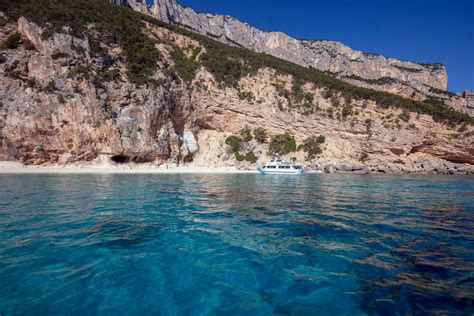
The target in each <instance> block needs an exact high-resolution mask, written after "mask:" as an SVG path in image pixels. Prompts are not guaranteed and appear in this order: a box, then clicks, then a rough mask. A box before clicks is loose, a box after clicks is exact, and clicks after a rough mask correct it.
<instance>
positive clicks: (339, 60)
mask: <svg viewBox="0 0 474 316" xmlns="http://www.w3.org/2000/svg"><path fill="white" fill-rule="evenodd" d="M128 5H129V6H131V7H132V8H133V9H134V10H137V11H139V12H142V13H146V14H149V15H151V16H154V17H156V18H158V19H159V20H161V21H164V22H166V23H175V24H178V25H181V26H184V27H186V28H188V29H190V30H193V31H195V32H198V33H200V34H203V35H206V36H209V37H211V38H214V39H216V40H219V41H221V42H223V43H226V44H229V45H237V46H241V47H245V48H248V49H251V50H253V51H256V52H263V53H267V54H271V55H273V56H276V57H279V58H282V59H285V60H288V61H290V62H293V63H296V64H299V65H302V66H305V67H312V68H314V69H318V70H320V71H323V72H327V73H329V74H331V75H333V76H335V77H337V78H339V79H341V80H344V81H348V82H350V83H352V84H355V85H359V86H364V87H370V88H373V89H376V90H381V91H388V92H391V93H398V94H400V95H403V96H405V97H411V98H414V99H417V100H424V99H426V98H427V97H435V98H439V99H442V100H443V102H447V103H449V104H450V105H453V106H454V107H456V108H457V109H461V110H462V109H464V108H465V107H466V105H465V100H464V99H463V98H462V97H459V96H454V95H448V94H446V93H444V91H446V87H447V81H448V77H447V74H446V69H445V67H444V65H441V64H422V63H414V62H408V61H400V60H397V59H394V58H390V57H385V56H382V55H377V54H368V53H363V52H360V51H355V50H353V49H351V48H350V47H348V46H346V45H344V44H342V43H339V42H335V41H327V40H298V39H294V38H292V37H290V36H288V35H286V34H283V33H280V32H264V31H261V30H259V29H257V28H255V27H252V26H250V25H248V24H247V23H243V22H240V21H239V20H237V19H235V18H233V17H231V16H223V15H215V14H205V13H197V12H196V11H194V10H193V9H191V8H187V7H183V6H181V5H180V4H178V3H177V2H176V1H175V0H154V4H153V5H151V6H147V5H146V4H145V3H143V2H141V1H137V0H128Z"/></svg>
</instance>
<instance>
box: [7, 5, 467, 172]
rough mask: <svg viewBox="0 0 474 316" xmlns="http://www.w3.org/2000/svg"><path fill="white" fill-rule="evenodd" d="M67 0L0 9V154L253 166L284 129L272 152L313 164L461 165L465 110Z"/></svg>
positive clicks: (339, 167)
mask: <svg viewBox="0 0 474 316" xmlns="http://www.w3.org/2000/svg"><path fill="white" fill-rule="evenodd" d="M22 1H23V2H25V3H27V4H30V2H28V1H30V0H22ZM39 1H42V5H43V6H42V8H43V9H44V7H47V6H48V5H52V4H54V3H56V2H55V1H59V0H39ZM77 1H78V2H83V5H90V6H92V7H93V8H94V9H95V10H94V11H90V12H95V13H93V14H92V13H91V14H88V15H84V16H79V15H78V19H76V20H75V21H74V24H67V23H70V22H62V23H63V24H58V25H53V26H52V25H50V24H48V23H50V22H51V20H50V19H49V20H48V23H46V22H44V24H42V23H43V22H42V21H43V19H41V18H38V17H37V16H36V15H35V13H36V12H34V11H35V10H33V9H32V8H33V7H34V6H29V5H23V6H18V7H14V8H15V10H12V9H9V8H7V9H9V10H7V11H6V12H5V15H4V14H1V15H0V17H1V19H2V23H1V26H0V31H1V32H0V34H1V38H0V40H1V41H2V42H3V43H4V44H3V50H2V52H1V56H0V57H1V58H0V62H1V63H0V94H1V95H2V102H1V104H0V135H1V139H0V141H1V148H0V159H1V160H19V161H22V162H24V163H27V164H51V163H60V164H67V163H77V162H94V161H98V160H100V159H110V161H111V162H114V163H128V162H132V163H150V164H153V165H156V166H158V165H161V164H164V163H175V164H183V163H188V164H189V163H192V164H195V165H202V166H236V167H237V168H254V165H255V162H263V161H267V160H268V159H269V158H270V152H271V151H272V150H273V149H274V148H273V149H272V146H273V144H274V143H275V142H274V140H275V139H276V138H277V137H278V136H279V135H282V134H285V133H286V135H289V136H291V137H290V138H294V141H295V146H294V148H292V149H291V148H290V150H288V151H287V152H286V155H285V157H286V159H293V158H294V159H296V160H299V161H305V164H306V165H307V166H308V167H309V168H310V169H314V170H318V169H319V170H322V171H325V172H337V171H339V172H419V173H427V172H430V173H459V174H470V173H473V172H474V167H473V166H474V148H473V143H474V128H473V121H472V118H470V117H468V116H466V115H462V114H460V113H459V112H456V111H453V110H451V109H449V108H447V107H444V106H441V105H436V104H425V103H421V102H415V101H411V100H408V99H403V98H400V97H397V96H395V95H392V94H388V93H381V92H376V91H373V90H369V89H363V88H357V87H355V86H352V85H349V84H346V83H342V82H340V81H338V80H335V79H332V78H331V77H328V76H326V75H324V74H322V73H320V72H317V71H315V70H310V69H305V68H303V67H299V66H297V65H294V64H291V63H287V62H284V61H282V60H279V59H276V58H270V57H268V56H264V55H256V54H252V53H250V52H249V51H247V50H243V49H241V48H235V47H234V48H232V47H229V46H226V45H223V44H220V43H217V42H215V41H213V40H210V39H207V38H205V37H200V36H197V35H195V34H193V33H191V32H187V31H184V30H182V29H180V28H177V27H171V26H169V25H165V24H162V23H159V22H158V21H155V20H153V19H148V18H147V19H145V20H144V21H143V20H142V19H143V16H139V15H137V14H135V13H133V11H131V10H128V9H124V8H118V7H116V6H113V5H110V4H105V1H100V0H99V1H95V2H92V1H89V0H77ZM31 3H33V2H31ZM11 5H15V4H11ZM51 9H54V10H50V11H44V12H43V16H44V15H46V14H48V12H53V13H54V16H55V17H60V16H61V15H62V14H64V16H67V15H68V14H70V12H69V11H70V10H74V8H69V7H68V8H66V9H67V11H65V12H63V11H61V10H59V9H57V8H56V7H52V8H51ZM62 9H63V10H66V9H65V8H62ZM18 12H20V13H18ZM106 14H109V15H106ZM102 15H104V16H102ZM105 15H106V16H105ZM115 19H118V20H115ZM65 20H66V19H65ZM66 21H67V20H66ZM110 21H111V22H110ZM123 21H127V23H128V24H127V25H124V24H121V23H122V22H123ZM71 23H72V22H71ZM117 25H120V27H116V26H117ZM124 28H126V30H125V31H124V30H123V29H124ZM127 28H130V29H127ZM133 30H138V32H132V31H133ZM134 45H136V46H134ZM137 47H138V49H137ZM132 48H134V49H132ZM257 129H259V131H260V132H261V131H264V134H266V137H262V136H261V135H260V136H259V137H257V134H256V133H257ZM246 131H250V135H251V136H250V137H248V135H244V134H245V132H246ZM232 135H236V136H238V139H239V141H238V144H237V145H236V144H235V143H234V144H233V145H236V146H237V147H238V148H237V149H235V146H234V147H233V145H232V144H231V142H229V136H232ZM313 136H314V137H316V136H318V137H319V138H318V139H323V141H322V142H319V143H318V144H316V145H315V147H311V146H312V145H311V140H312V139H315V138H312V137H313ZM322 136H324V137H322ZM297 145H301V146H297Z"/></svg>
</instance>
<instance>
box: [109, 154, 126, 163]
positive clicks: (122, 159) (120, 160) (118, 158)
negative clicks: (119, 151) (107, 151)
mask: <svg viewBox="0 0 474 316" xmlns="http://www.w3.org/2000/svg"><path fill="white" fill-rule="evenodd" d="M110 160H112V161H113V162H115V163H118V164H123V163H129V162H130V156H127V155H115V156H112V157H110Z"/></svg>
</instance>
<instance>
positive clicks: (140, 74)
mask: <svg viewBox="0 0 474 316" xmlns="http://www.w3.org/2000/svg"><path fill="white" fill-rule="evenodd" d="M0 10H1V11H3V12H5V13H6V14H7V15H8V16H9V17H10V18H12V19H18V18H19V17H20V16H25V17H26V18H27V19H29V20H31V21H33V22H35V23H37V24H39V25H40V26H42V27H44V28H45V30H46V31H45V33H44V34H43V35H44V36H45V37H48V36H50V35H51V34H52V33H54V32H64V31H65V29H64V26H67V27H70V29H71V33H72V34H73V35H75V36H77V37H80V38H82V37H84V35H86V36H88V37H90V38H91V39H95V40H96V41H99V42H105V43H118V44H119V45H120V46H121V47H122V50H123V55H124V57H125V60H126V67H127V76H128V78H129V79H130V81H132V82H134V83H135V84H138V85H141V84H145V83H153V82H154V80H153V79H152V75H153V74H154V73H155V71H156V69H157V62H158V60H159V58H160V57H159V56H160V55H159V52H158V49H157V48H156V47H155V41H154V40H153V39H152V38H150V37H149V36H148V35H146V34H145V33H144V32H143V28H144V26H145V25H144V21H146V22H148V23H151V24H154V25H157V26H160V27H165V28H168V29H171V30H173V31H175V32H177V33H180V34H182V35H185V36H188V37H190V38H193V39H195V40H197V41H199V43H200V44H201V45H203V46H204V47H205V49H206V53H205V54H204V55H203V56H201V59H200V60H199V61H195V62H196V65H195V66H196V68H195V67H194V65H191V64H189V63H188V62H187V61H186V59H184V58H183V56H182V55H181V54H180V53H179V51H175V52H174V54H175V56H174V59H175V60H178V61H179V60H181V61H182V62H183V63H182V66H183V69H177V71H178V74H179V75H180V76H181V77H182V78H183V80H185V81H189V80H190V79H192V78H193V77H194V76H193V74H194V70H195V69H197V67H199V66H204V67H205V68H206V69H207V70H208V71H209V72H210V73H212V74H213V75H214V77H215V79H216V80H217V81H218V82H219V83H220V84H221V85H223V86H230V87H237V83H238V81H239V80H240V78H242V77H243V76H246V75H249V74H254V73H256V72H257V71H258V70H259V69H261V68H272V69H274V70H276V71H277V72H278V73H281V74H286V75H291V76H293V78H294V80H295V81H296V82H297V83H298V84H296V85H295V86H294V89H293V91H291V93H290V94H288V96H291V98H294V99H296V100H301V101H303V102H304V100H310V99H311V96H310V95H304V94H303V93H302V91H301V89H300V87H301V85H302V84H304V83H306V82H309V83H313V84H314V85H315V86H316V87H320V88H324V89H326V90H327V91H329V92H330V93H334V92H336V93H339V94H340V95H341V97H343V98H345V99H355V100H372V101H374V102H376V103H377V104H378V105H379V106H380V107H383V108H388V107H395V108H401V109H406V110H407V111H410V112H416V113H422V114H428V115H431V116H432V117H433V119H435V120H437V121H446V122H449V123H468V124H473V123H474V118H473V117H470V116H468V115H467V114H463V113H461V112H458V111H455V110H453V109H452V108H450V107H448V106H446V105H444V104H440V103H437V102H419V101H414V100H411V99H407V98H403V97H400V96H397V95H394V94H391V93H388V92H381V91H375V90H372V89H366V88H361V87H356V86H354V85H351V84H349V83H345V82H343V81H340V80H338V79H335V78H333V77H331V76H329V75H327V74H325V73H323V72H321V71H317V70H315V69H309V68H305V67H302V66H298V65H296V64H293V63H291V62H288V61H285V60H282V59H279V58H276V57H273V56H270V55H267V54H263V53H255V52H253V51H250V50H248V49H244V48H239V47H232V46H228V45H225V44H222V43H220V42H217V41H215V40H213V39H211V38H208V37H205V36H202V35H199V34H196V33H193V32H191V31H188V30H184V29H183V28H181V27H178V26H175V25H169V24H166V23H163V22H161V21H158V20H156V19H154V18H152V17H149V16H146V15H143V14H140V13H138V12H134V11H132V10H131V9H129V8H126V7H121V6H117V5H113V4H111V3H109V2H108V1H107V0H15V1H6V0H2V1H0ZM91 25H93V27H92V28H90V26H91ZM90 42H91V44H93V43H94V40H91V41H90ZM92 46H93V47H95V48H96V49H94V52H95V54H97V55H100V54H104V52H103V51H102V50H101V49H100V45H92ZM192 62H194V61H192ZM191 66H193V67H191ZM177 67H179V66H177Z"/></svg>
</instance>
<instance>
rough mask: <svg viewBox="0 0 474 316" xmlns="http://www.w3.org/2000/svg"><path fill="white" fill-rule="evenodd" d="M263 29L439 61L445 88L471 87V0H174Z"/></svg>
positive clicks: (473, 67)
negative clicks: (443, 68)
mask: <svg viewBox="0 0 474 316" xmlns="http://www.w3.org/2000/svg"><path fill="white" fill-rule="evenodd" d="M178 2H179V3H181V4H182V5H185V6H189V7H192V8H194V9H195V10H197V11H199V12H206V13H218V14H227V15H232V16H234V17H236V18H238V19H239V20H241V21H244V22H248V23H249V24H251V25H253V26H256V27H258V28H260V29H263V30H272V31H282V32H284V33H286V34H288V35H291V36H293V37H297V38H307V39H331V40H336V41H340V42H342V43H344V44H347V45H349V46H350V47H352V48H354V49H357V50H362V51H365V52H371V53H378V54H383V55H385V56H391V57H395V58H398V59H402V60H410V61H421V62H440V63H443V64H445V65H446V68H447V71H448V89H449V90H451V91H455V92H457V91H461V90H464V89H470V90H473V91H474V0H444V1H443V0H398V1H397V0H360V1H355V0H178Z"/></svg>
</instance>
